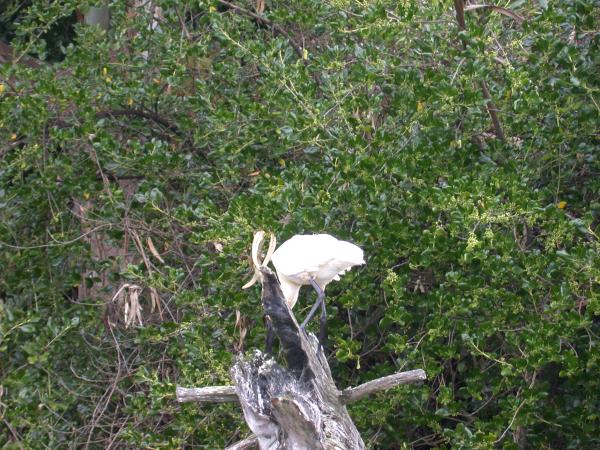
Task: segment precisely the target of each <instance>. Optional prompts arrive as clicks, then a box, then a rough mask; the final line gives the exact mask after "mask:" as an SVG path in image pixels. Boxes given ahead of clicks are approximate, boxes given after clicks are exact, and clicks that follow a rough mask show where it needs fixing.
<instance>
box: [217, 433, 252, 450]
mask: <svg viewBox="0 0 600 450" xmlns="http://www.w3.org/2000/svg"><path fill="white" fill-rule="evenodd" d="M256 447H258V438H257V437H256V436H255V435H254V434H252V435H250V436H248V437H247V438H246V439H244V440H243V441H240V442H237V443H235V444H233V445H231V446H229V447H226V448H225V450H246V449H255V448H256Z"/></svg>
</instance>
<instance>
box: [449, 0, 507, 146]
mask: <svg viewBox="0 0 600 450" xmlns="http://www.w3.org/2000/svg"><path fill="white" fill-rule="evenodd" d="M454 9H455V11H456V21H457V22H458V27H459V28H460V30H461V31H466V30H467V25H466V22H465V4H464V0H454ZM461 42H462V45H463V49H465V50H466V48H467V46H468V44H467V41H466V39H465V38H464V37H463V36H461ZM480 85H481V90H482V92H483V98H484V99H485V107H486V110H487V112H488V114H489V116H490V119H491V120H492V125H493V126H494V131H495V133H496V137H497V138H498V139H500V140H501V141H502V142H505V141H506V137H505V136H504V131H503V130H502V124H501V122H500V118H499V117H498V108H497V107H496V105H495V104H494V102H493V100H492V96H491V95H490V90H489V88H488V85H487V82H486V81H485V80H481V81H480Z"/></svg>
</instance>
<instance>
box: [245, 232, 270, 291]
mask: <svg viewBox="0 0 600 450" xmlns="http://www.w3.org/2000/svg"><path fill="white" fill-rule="evenodd" d="M264 239H265V232H264V231H262V230H259V231H257V232H256V233H254V239H253V240H252V263H253V264H254V275H253V276H252V279H251V280H250V281H248V282H247V283H246V284H245V285H243V286H242V289H248V288H249V287H250V286H253V285H254V284H255V283H256V282H257V281H258V280H259V278H260V268H261V267H264V266H266V265H267V264H269V261H271V256H272V255H273V252H274V251H275V246H276V245H277V240H276V239H275V235H274V234H273V233H270V240H269V248H268V250H267V254H266V255H265V257H264V259H263V260H262V261H260V259H259V258H260V249H261V247H262V243H263V241H264Z"/></svg>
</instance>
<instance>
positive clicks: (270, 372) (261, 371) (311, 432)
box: [177, 266, 426, 450]
mask: <svg viewBox="0 0 600 450" xmlns="http://www.w3.org/2000/svg"><path fill="white" fill-rule="evenodd" d="M259 270H260V277H259V279H260V280H261V282H262V288H263V292H262V303H263V307H264V309H265V313H266V316H267V320H268V321H270V324H271V326H272V328H273V330H274V332H275V334H276V336H277V337H278V338H279V340H280V344H281V349H282V351H283V355H284V359H285V362H286V366H287V367H286V368H283V367H282V366H280V365H278V364H277V363H276V362H275V360H274V359H273V358H272V357H270V356H269V355H265V354H263V353H261V352H260V351H258V350H255V351H254V353H253V354H252V355H250V356H249V357H248V356H246V357H244V356H243V355H240V356H239V357H238V359H237V361H236V363H235V364H234V366H233V367H232V368H231V376H232V378H233V381H234V383H235V387H232V386H215V387H209V388H200V389H197V388H196V389H194V388H192V389H186V388H181V387H178V388H177V399H178V401H180V402H185V401H202V402H211V401H213V402H224V401H233V400H236V397H237V400H238V401H239V402H240V403H241V406H242V409H243V411H244V417H245V419H246V423H247V424H248V427H249V428H250V430H252V432H253V433H254V437H250V438H248V439H245V440H243V441H241V442H239V443H237V444H236V445H234V446H232V447H229V449H230V450H232V449H245V448H252V446H253V445H256V444H258V445H259V447H260V449H269V450H275V449H327V450H329V449H344V450H354V449H364V448H365V444H364V442H363V440H362V438H361V437H360V434H359V433H358V430H357V429H356V427H355V425H354V423H353V422H352V419H351V418H350V416H349V414H348V411H347V409H346V404H347V403H350V402H353V401H357V400H359V399H360V398H362V397H365V396H367V395H369V394H371V393H374V392H377V391H381V390H384V389H389V388H391V387H394V386H397V385H399V384H407V383H413V382H416V381H421V380H424V379H425V378H426V377H425V372H423V371H422V370H413V371H410V372H402V373H397V374H394V375H391V376H388V377H384V378H380V379H378V380H374V381H370V382H368V383H365V384H363V385H361V386H358V387H356V388H351V389H346V390H344V391H339V390H338V389H337V387H336V385H335V383H334V380H333V378H332V376H331V371H330V369H329V365H328V364H327V360H326V358H325V357H324V356H323V352H319V351H318V342H317V339H316V337H315V336H314V335H313V334H307V333H306V332H305V331H304V330H301V329H300V327H299V325H298V322H297V321H296V318H295V317H294V315H293V314H292V312H291V310H290V308H289V307H288V306H287V304H286V302H285V300H284V297H283V294H282V292H281V289H280V287H279V282H278V281H277V278H276V276H275V274H274V273H273V272H272V271H271V270H269V269H268V268H266V267H264V266H263V267H261V268H260V269H259Z"/></svg>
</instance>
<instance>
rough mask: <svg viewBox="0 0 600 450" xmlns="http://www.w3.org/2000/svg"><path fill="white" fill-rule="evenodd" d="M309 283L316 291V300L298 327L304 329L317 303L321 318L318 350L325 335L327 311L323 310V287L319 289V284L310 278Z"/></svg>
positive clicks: (315, 310) (322, 343)
mask: <svg viewBox="0 0 600 450" xmlns="http://www.w3.org/2000/svg"><path fill="white" fill-rule="evenodd" d="M310 285H311V286H312V287H313V288H314V290H315V291H317V301H316V302H315V304H314V305H313V307H312V308H311V309H310V312H309V313H308V315H307V316H306V319H304V322H302V325H300V328H302V329H304V327H305V326H306V324H307V323H308V322H309V321H310V319H312V318H313V316H314V315H315V313H316V312H317V308H318V307H319V305H321V318H320V321H319V344H320V346H319V351H320V350H321V347H322V346H323V345H324V344H325V339H326V337H327V312H326V311H325V292H323V289H321V286H319V285H318V284H317V282H316V281H315V280H310Z"/></svg>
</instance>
